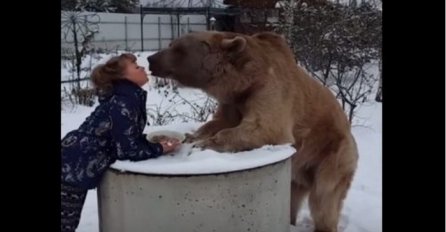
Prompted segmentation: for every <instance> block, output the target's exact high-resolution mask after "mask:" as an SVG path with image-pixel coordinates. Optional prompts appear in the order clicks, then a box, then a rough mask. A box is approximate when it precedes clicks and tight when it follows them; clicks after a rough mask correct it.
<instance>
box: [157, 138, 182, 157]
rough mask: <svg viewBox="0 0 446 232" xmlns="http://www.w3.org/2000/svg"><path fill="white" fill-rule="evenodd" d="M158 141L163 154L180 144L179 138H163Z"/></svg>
mask: <svg viewBox="0 0 446 232" xmlns="http://www.w3.org/2000/svg"><path fill="white" fill-rule="evenodd" d="M159 143H160V144H161V145H162V146H163V151H164V154H166V153H168V152H172V151H174V150H175V149H177V148H178V147H179V146H180V145H181V142H180V140H178V139H175V138H163V139H162V140H160V141H159Z"/></svg>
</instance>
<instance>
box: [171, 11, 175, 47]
mask: <svg viewBox="0 0 446 232" xmlns="http://www.w3.org/2000/svg"><path fill="white" fill-rule="evenodd" d="M170 28H171V30H172V41H173V39H175V36H174V32H173V31H174V29H173V19H172V15H170Z"/></svg>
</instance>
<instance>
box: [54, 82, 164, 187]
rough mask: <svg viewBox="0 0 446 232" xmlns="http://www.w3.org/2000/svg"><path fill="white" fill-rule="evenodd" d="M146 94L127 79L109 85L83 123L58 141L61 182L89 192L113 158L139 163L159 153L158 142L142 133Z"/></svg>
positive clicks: (160, 151)
mask: <svg viewBox="0 0 446 232" xmlns="http://www.w3.org/2000/svg"><path fill="white" fill-rule="evenodd" d="M146 97H147V92H146V91H144V90H143V89H142V88H141V87H139V86H137V85H136V84H133V83H132V82H130V81H127V80H121V81H119V82H117V83H115V84H114V85H113V91H112V94H110V95H108V96H106V97H101V98H99V103H100V104H99V106H97V108H96V109H95V110H94V111H93V112H92V114H91V115H90V116H89V117H87V119H86V120H85V122H83V124H82V125H81V126H80V127H79V128H78V129H77V130H74V131H71V132H69V133H68V134H67V135H66V136H65V137H64V138H63V139H62V143H61V144H62V159H61V161H62V163H61V166H62V167H61V168H62V175H61V178H62V183H67V184H71V185H73V186H76V187H80V188H86V189H91V188H95V187H97V185H98V184H99V181H100V179H101V177H102V175H103V173H104V172H105V170H106V169H107V168H108V167H109V166H110V165H111V164H112V163H113V162H115V161H116V160H117V159H118V160H131V161H139V160H146V159H149V158H156V157H158V156H160V155H161V154H162V153H163V148H162V146H161V144H159V143H150V142H148V141H147V140H146V138H145V134H143V130H144V127H145V125H146V122H147V114H146Z"/></svg>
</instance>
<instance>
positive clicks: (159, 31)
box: [158, 16, 162, 50]
mask: <svg viewBox="0 0 446 232" xmlns="http://www.w3.org/2000/svg"><path fill="white" fill-rule="evenodd" d="M161 46H162V45H161V17H160V16H158V50H161Z"/></svg>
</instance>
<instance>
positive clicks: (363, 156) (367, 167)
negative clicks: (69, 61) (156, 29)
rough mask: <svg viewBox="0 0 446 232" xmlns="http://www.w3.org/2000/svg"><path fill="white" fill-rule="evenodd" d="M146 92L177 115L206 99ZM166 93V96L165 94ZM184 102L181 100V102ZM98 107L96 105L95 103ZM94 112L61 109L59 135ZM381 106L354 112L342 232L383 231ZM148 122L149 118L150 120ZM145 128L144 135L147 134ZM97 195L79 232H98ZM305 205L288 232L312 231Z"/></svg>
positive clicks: (151, 104)
mask: <svg viewBox="0 0 446 232" xmlns="http://www.w3.org/2000/svg"><path fill="white" fill-rule="evenodd" d="M148 54H149V53H138V54H137V55H139V57H138V63H139V64H140V65H143V66H145V67H147V65H148V63H147V60H146V57H147V55H148ZM109 57H110V56H101V57H99V58H98V59H97V60H95V62H103V61H104V60H105V59H108V58H109ZM66 75H69V74H68V72H66V70H64V69H63V71H62V78H63V79H67V77H66ZM144 89H145V90H147V91H148V98H147V107H148V108H149V109H156V108H159V109H158V110H153V111H150V110H149V113H150V112H152V113H154V112H156V111H158V112H166V111H169V112H176V114H183V115H187V114H189V115H192V114H193V112H191V111H193V104H179V103H178V102H175V101H178V99H181V98H184V99H187V100H188V101H189V103H191V102H194V103H196V104H203V103H205V102H206V96H205V95H203V94H202V93H201V92H200V91H195V90H191V89H180V90H179V95H181V98H179V97H178V96H176V97H175V96H172V95H169V92H165V91H164V90H169V89H164V90H162V91H159V89H156V88H154V87H153V81H152V83H150V84H148V85H146V86H144ZM166 93H167V94H168V96H167V97H166V95H165V94H166ZM169 100H171V101H169ZM183 102H184V101H183ZM96 104H97V103H96ZM93 110H94V106H93V107H86V106H79V105H75V106H73V105H70V104H66V105H64V106H63V108H62V112H61V113H62V115H61V116H62V125H61V134H62V137H63V136H65V134H66V133H68V132H69V131H70V130H73V129H76V128H77V127H78V126H79V125H80V124H81V123H82V122H83V120H84V119H85V118H86V117H87V116H88V115H89V114H90V113H91V112H92V111H93ZM381 112H382V105H381V104H380V103H375V102H371V103H367V104H364V105H363V106H361V107H360V108H359V109H358V112H357V116H356V117H357V120H355V124H356V125H354V126H353V134H354V136H355V138H356V140H357V144H358V147H359V152H360V158H359V166H358V170H357V174H356V176H355V179H354V182H353V184H352V187H351V190H350V192H349V194H348V196H347V199H346V201H345V204H344V208H343V211H342V215H341V221H340V225H339V227H340V231H344V232H381V231H382V213H381V210H382V197H381V196H382V151H381V149H382V142H381V139H382V135H381V132H382V130H381V125H382V124H381V123H382V117H381ZM149 121H150V119H149ZM167 122H168V123H169V124H171V125H173V124H175V123H182V121H181V120H180V118H179V117H178V118H174V119H173V120H170V121H167ZM150 129H151V128H150V127H147V128H146V132H149V131H150ZM97 212H98V210H97V196H96V190H90V191H89V193H88V195H87V199H86V202H85V205H84V209H83V211H82V217H81V221H80V225H79V228H78V230H77V231H78V232H97V231H99V229H98V215H97ZM309 215H310V214H309V210H308V206H307V205H304V207H303V209H302V211H301V213H300V215H299V218H298V222H299V223H298V226H297V227H291V228H290V231H291V232H310V231H312V228H313V227H312V222H311V219H310V218H311V217H310V216H309Z"/></svg>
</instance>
